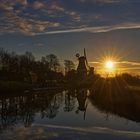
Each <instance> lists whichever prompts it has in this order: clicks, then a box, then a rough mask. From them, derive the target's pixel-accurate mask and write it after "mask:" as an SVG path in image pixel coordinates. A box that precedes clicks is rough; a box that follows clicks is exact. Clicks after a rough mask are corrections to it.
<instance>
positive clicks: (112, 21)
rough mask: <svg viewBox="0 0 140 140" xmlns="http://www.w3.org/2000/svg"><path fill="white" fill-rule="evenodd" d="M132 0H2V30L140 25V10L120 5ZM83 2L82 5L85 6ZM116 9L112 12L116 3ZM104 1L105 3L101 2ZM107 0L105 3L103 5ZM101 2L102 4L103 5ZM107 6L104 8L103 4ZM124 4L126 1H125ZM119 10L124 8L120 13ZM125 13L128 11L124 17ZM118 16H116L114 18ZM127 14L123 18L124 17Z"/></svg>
mask: <svg viewBox="0 0 140 140" xmlns="http://www.w3.org/2000/svg"><path fill="white" fill-rule="evenodd" d="M127 1H128V0H71V1H65V2H64V1H61V0H53V1H45V0H34V1H29V0H1V4H0V12H1V14H0V31H1V33H9V32H10V33H11V32H12V33H14V32H22V33H26V34H29V35H30V34H31V35H35V34H38V35H39V34H58V33H70V32H92V33H99V32H108V31H112V30H118V29H134V28H140V24H139V22H140V20H139V16H136V15H137V13H138V12H137V10H135V9H133V6H134V4H131V5H132V6H131V8H132V9H133V11H131V14H127V12H129V13H130V11H127V10H126V8H125V7H122V8H121V9H120V7H119V6H118V5H119V4H121V3H122V2H123V3H125V4H126V6H128V5H127V4H128V3H127ZM81 3H82V6H81ZM108 3H109V4H113V3H117V4H118V5H113V6H114V9H113V10H115V11H116V12H115V13H113V12H112V7H111V6H112V5H109V7H108V6H106V5H105V6H104V4H108ZM100 4H101V5H100ZM102 4H103V5H102ZM99 5H100V6H99ZM102 6H103V8H102ZM123 6H124V5H123ZM118 11H121V13H122V14H120V13H119V12H118ZM124 15H127V16H126V17H124ZM114 17H115V18H114ZM122 17H123V18H122Z"/></svg>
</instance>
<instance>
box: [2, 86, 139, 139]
mask: <svg viewBox="0 0 140 140" xmlns="http://www.w3.org/2000/svg"><path fill="white" fill-rule="evenodd" d="M123 94H124V95H121V94H120V95H118V99H119V100H118V99H117V98H116V97H115V95H110V94H109V93H107V94H105V93H104V94H95V93H94V92H93V91H90V90H88V89H82V90H66V91H46V92H38V93H26V94H23V95H20V96H16V95H14V96H11V95H9V96H8V95H7V96H2V97H0V139H4V140H5V139H57V138H59V139H63V138H66V137H68V138H69V139H75V138H76V137H78V138H79V137H80V139H82V138H83V139H85V138H84V136H86V138H89V139H92V138H93V137H94V136H96V137H95V138H102V136H101V135H100V134H102V135H103V134H105V138H107V139H109V138H110V139H112V138H113V136H114V135H115V138H118V139H121V138H122V139H134V138H135V139H140V133H139V132H140V124H139V122H140V105H139V100H140V94H135V95H133V94H131V95H130V94H125V93H123ZM129 96H130V97H129ZM75 132H76V133H75ZM70 134H72V135H70ZM83 134H84V136H82V138H81V135H83ZM72 136H73V137H72ZM128 136H130V137H128ZM103 137H104V135H103Z"/></svg>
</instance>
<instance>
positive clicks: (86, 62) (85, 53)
mask: <svg viewBox="0 0 140 140" xmlns="http://www.w3.org/2000/svg"><path fill="white" fill-rule="evenodd" d="M84 57H85V61H86V65H87V67H88V68H89V65H88V61H87V56H86V49H85V48H84Z"/></svg>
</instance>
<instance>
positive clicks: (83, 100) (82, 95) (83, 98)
mask: <svg viewBox="0 0 140 140" xmlns="http://www.w3.org/2000/svg"><path fill="white" fill-rule="evenodd" d="M88 95H89V92H88V90H87V89H81V90H77V91H76V98H77V101H78V108H77V110H76V113H79V111H82V112H84V120H85V117H86V109H87V106H88V103H87V97H88Z"/></svg>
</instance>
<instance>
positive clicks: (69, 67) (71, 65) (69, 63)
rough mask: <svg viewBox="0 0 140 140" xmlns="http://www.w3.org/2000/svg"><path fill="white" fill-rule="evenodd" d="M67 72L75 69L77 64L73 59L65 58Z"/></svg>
mask: <svg viewBox="0 0 140 140" xmlns="http://www.w3.org/2000/svg"><path fill="white" fill-rule="evenodd" d="M64 65H65V72H66V73H67V72H69V71H71V70H72V69H75V64H74V63H73V62H72V61H71V60H64Z"/></svg>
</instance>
